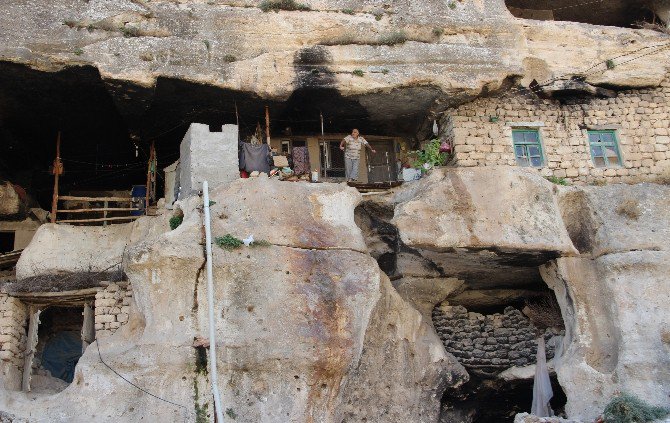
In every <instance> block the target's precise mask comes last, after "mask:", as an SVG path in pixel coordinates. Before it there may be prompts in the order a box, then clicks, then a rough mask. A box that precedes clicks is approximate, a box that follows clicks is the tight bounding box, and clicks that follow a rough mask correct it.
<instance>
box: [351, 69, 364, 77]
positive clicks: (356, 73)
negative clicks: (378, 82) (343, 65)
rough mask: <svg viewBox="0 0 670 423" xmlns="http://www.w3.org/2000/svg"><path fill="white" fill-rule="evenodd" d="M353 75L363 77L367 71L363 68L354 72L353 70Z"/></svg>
mask: <svg viewBox="0 0 670 423" xmlns="http://www.w3.org/2000/svg"><path fill="white" fill-rule="evenodd" d="M351 73H352V74H353V75H356V76H360V77H363V75H365V72H363V71H362V70H361V69H356V70H354V71H353V72H351Z"/></svg>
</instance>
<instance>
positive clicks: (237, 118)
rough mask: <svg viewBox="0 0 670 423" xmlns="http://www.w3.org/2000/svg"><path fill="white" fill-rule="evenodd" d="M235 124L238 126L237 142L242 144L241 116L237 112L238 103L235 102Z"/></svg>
mask: <svg viewBox="0 0 670 423" xmlns="http://www.w3.org/2000/svg"><path fill="white" fill-rule="evenodd" d="M235 123H236V124H237V142H238V143H239V142H240V114H239V112H238V110H237V101H236V102H235Z"/></svg>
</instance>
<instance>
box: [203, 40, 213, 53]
mask: <svg viewBox="0 0 670 423" xmlns="http://www.w3.org/2000/svg"><path fill="white" fill-rule="evenodd" d="M202 43H203V44H204V45H205V48H206V49H207V51H209V50H210V49H211V48H212V46H211V44H209V40H202Z"/></svg>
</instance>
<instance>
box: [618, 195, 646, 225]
mask: <svg viewBox="0 0 670 423" xmlns="http://www.w3.org/2000/svg"><path fill="white" fill-rule="evenodd" d="M616 212H617V214H618V215H620V216H626V217H627V218H629V219H631V220H637V219H639V218H640V214H641V213H640V206H639V205H638V203H637V201H635V200H632V199H628V200H626V201H624V202H623V203H621V205H619V207H618V208H617V209H616Z"/></svg>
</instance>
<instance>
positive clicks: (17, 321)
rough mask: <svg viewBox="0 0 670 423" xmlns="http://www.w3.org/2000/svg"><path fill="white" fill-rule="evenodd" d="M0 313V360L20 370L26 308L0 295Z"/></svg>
mask: <svg viewBox="0 0 670 423" xmlns="http://www.w3.org/2000/svg"><path fill="white" fill-rule="evenodd" d="M0 313H1V316H2V318H1V319H0V359H1V360H2V361H4V362H7V363H9V364H11V365H14V366H16V367H17V368H18V369H22V368H23V358H24V353H25V350H26V327H27V322H28V317H29V316H28V307H27V306H26V305H25V304H23V303H22V302H21V301H20V300H18V299H16V298H14V297H10V296H8V295H6V294H0Z"/></svg>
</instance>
